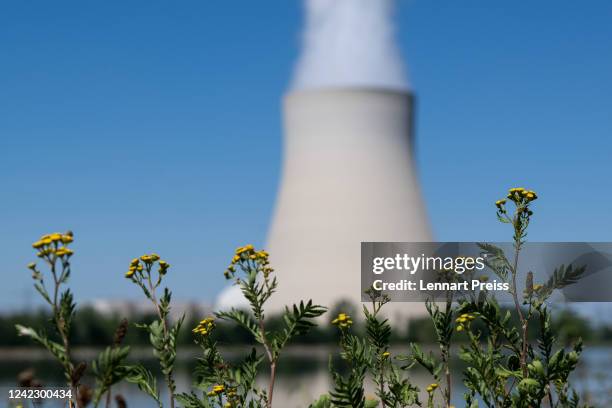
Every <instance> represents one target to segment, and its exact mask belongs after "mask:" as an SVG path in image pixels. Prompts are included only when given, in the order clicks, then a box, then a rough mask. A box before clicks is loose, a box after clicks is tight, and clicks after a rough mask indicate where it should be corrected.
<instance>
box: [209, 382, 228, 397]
mask: <svg viewBox="0 0 612 408" xmlns="http://www.w3.org/2000/svg"><path fill="white" fill-rule="evenodd" d="M223 391H225V386H224V385H222V384H221V385H219V384H218V385H214V386H213V387H212V390H211V391H210V392H209V393H208V394H206V395H208V396H209V397H214V396H217V395H219V394H223Z"/></svg>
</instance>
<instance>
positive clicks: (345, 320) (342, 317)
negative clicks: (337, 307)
mask: <svg viewBox="0 0 612 408" xmlns="http://www.w3.org/2000/svg"><path fill="white" fill-rule="evenodd" d="M332 324H333V325H334V326H338V327H340V328H341V329H346V328H349V327H351V326H352V325H353V320H351V316H349V315H347V314H346V313H340V314H338V317H336V318H335V319H334V320H332Z"/></svg>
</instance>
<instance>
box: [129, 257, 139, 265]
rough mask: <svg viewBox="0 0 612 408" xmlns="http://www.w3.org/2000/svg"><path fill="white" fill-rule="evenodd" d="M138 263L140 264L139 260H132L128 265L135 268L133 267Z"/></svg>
mask: <svg viewBox="0 0 612 408" xmlns="http://www.w3.org/2000/svg"><path fill="white" fill-rule="evenodd" d="M139 263H140V260H139V259H138V258H134V259H132V261H131V262H130V265H132V266H135V265H138V264H139Z"/></svg>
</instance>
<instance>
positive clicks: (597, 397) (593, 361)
mask: <svg viewBox="0 0 612 408" xmlns="http://www.w3.org/2000/svg"><path fill="white" fill-rule="evenodd" d="M406 349H407V348H399V347H398V348H395V349H393V350H392V354H401V353H403V352H406ZM247 351H248V349H247V348H244V349H243V350H232V351H228V352H227V354H228V355H230V356H232V355H235V354H238V352H247ZM336 353H337V349H335V348H328V347H294V348H291V349H290V350H289V352H288V354H287V355H286V356H285V358H283V357H281V361H280V364H279V374H278V377H277V382H276V387H275V390H274V403H275V406H277V407H279V408H302V407H307V406H308V404H309V403H310V402H312V401H313V400H315V399H316V398H317V397H318V396H320V395H321V394H323V393H325V392H327V391H328V390H329V389H330V388H331V386H332V383H331V378H330V376H329V373H328V370H327V366H328V361H329V355H330V354H336ZM79 354H80V355H79V356H77V357H80V358H82V359H90V358H91V356H92V355H95V351H94V350H82V351H81V352H80V353H79ZM135 354H142V355H141V356H139V357H138V358H139V359H141V361H145V360H146V365H147V366H149V365H150V367H151V369H152V370H155V369H156V366H155V361H153V360H150V359H148V358H147V354H145V351H144V350H143V351H141V352H140V353H139V352H138V351H136V353H135ZM26 355H27V356H28V358H24V356H26ZM195 358H197V354H196V351H195V350H191V351H188V352H183V353H182V354H180V355H179V360H178V364H177V370H176V380H177V386H178V389H179V391H181V392H183V391H188V390H189V389H190V387H191V376H190V372H191V370H192V368H193V365H194V361H195ZM456 363H457V364H455V366H457V365H459V366H460V362H459V361H457V362H456ZM25 369H34V370H35V372H36V376H37V378H39V379H40V380H41V381H42V383H43V384H44V385H46V386H62V374H61V371H60V369H59V367H58V366H57V365H56V364H55V363H53V362H52V361H50V360H48V359H47V356H46V354H45V353H44V352H42V351H41V352H36V353H32V352H30V351H28V352H24V351H21V352H17V351H16V352H14V353H8V354H7V353H6V352H2V353H0V390H1V392H2V398H1V401H0V407H10V405H9V404H8V403H7V401H6V394H7V391H6V390H7V389H8V387H14V386H15V385H16V377H17V375H18V373H20V372H21V371H23V370H25ZM460 371H461V368H458V369H457V370H456V372H455V373H453V374H454V376H453V378H454V381H453V390H454V391H453V403H454V405H455V406H456V407H457V408H459V407H463V406H464V403H463V398H462V394H463V392H464V391H465V387H464V386H463V384H462V383H461V379H460V374H461V373H460ZM410 378H411V381H412V382H413V383H414V384H415V385H417V386H419V387H420V388H421V389H424V388H425V387H426V386H427V384H429V383H431V382H432V379H431V377H430V376H429V375H428V373H426V372H425V371H423V370H420V369H413V370H411V372H410ZM159 381H160V389H161V391H162V396H163V398H166V394H165V393H164V390H163V381H162V380H161V379H159ZM84 382H85V383H91V379H88V378H86V379H85V380H84ZM259 382H260V384H261V385H262V386H263V385H264V384H265V383H266V376H265V375H262V377H261V378H260V379H259ZM572 383H573V385H574V386H575V387H576V388H577V389H578V390H579V391H580V392H581V393H582V394H584V395H586V396H588V398H590V401H591V403H592V404H594V405H596V406H610V404H612V347H593V346H591V347H588V346H587V347H586V348H585V351H584V353H583V355H582V359H581V363H580V365H579V367H578V369H577V370H576V372H575V373H574V375H573V378H572ZM369 388H370V387H369ZM366 391H367V392H368V393H370V394H372V395H373V394H374V393H373V390H372V389H371V388H370V389H369V390H366ZM113 393H120V394H122V395H123V396H124V397H125V398H126V400H127V402H128V407H129V408H149V407H153V406H154V404H153V402H152V400H150V399H149V398H148V397H147V396H145V395H144V394H142V393H141V392H140V391H139V390H138V389H137V388H136V386H134V385H131V384H124V383H122V384H119V385H116V386H115V387H113ZM424 399H425V394H423V396H422V398H421V400H424ZM166 400H167V399H166ZM101 405H102V404H101ZM166 405H167V404H166ZM43 406H44V407H54V406H60V405H58V404H55V405H54V404H50V403H48V404H46V405H43ZM113 406H114V405H113Z"/></svg>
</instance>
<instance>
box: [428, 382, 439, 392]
mask: <svg viewBox="0 0 612 408" xmlns="http://www.w3.org/2000/svg"><path fill="white" fill-rule="evenodd" d="M438 387H439V385H438V384H437V383H431V384H429V385H428V386H427V388H425V390H426V391H427V392H428V393H432V392H434V391H435V390H436V388H438Z"/></svg>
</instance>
